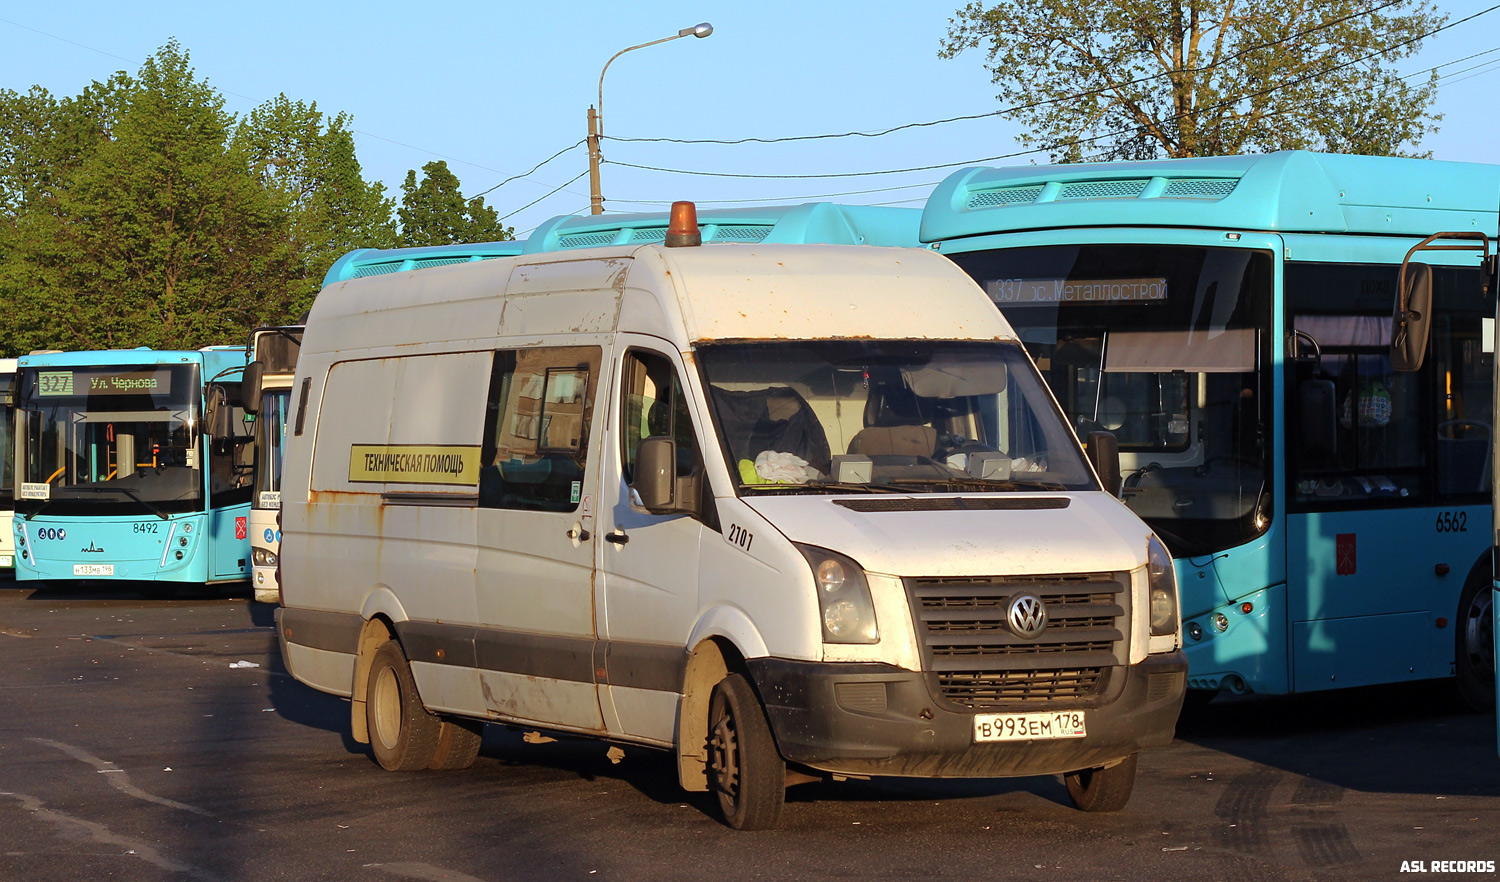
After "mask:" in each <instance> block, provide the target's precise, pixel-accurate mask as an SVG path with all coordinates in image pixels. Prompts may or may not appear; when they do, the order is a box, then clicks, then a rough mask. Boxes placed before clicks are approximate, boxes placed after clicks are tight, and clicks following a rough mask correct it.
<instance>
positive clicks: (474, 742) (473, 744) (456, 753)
mask: <svg viewBox="0 0 1500 882" xmlns="http://www.w3.org/2000/svg"><path fill="white" fill-rule="evenodd" d="M483 741H484V724H483V723H481V722H479V721H477V720H458V719H444V720H443V721H442V726H441V727H440V728H439V729H438V738H437V751H436V752H435V753H434V754H433V755H432V762H430V763H428V764H427V768H429V769H439V770H448V769H467V768H468V767H469V766H472V765H474V760H476V759H478V758H479V745H480V743H481V742H483Z"/></svg>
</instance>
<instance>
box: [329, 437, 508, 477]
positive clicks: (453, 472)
mask: <svg viewBox="0 0 1500 882" xmlns="http://www.w3.org/2000/svg"><path fill="white" fill-rule="evenodd" d="M349 482H350V483H351V484H359V483H370V482H375V483H382V484H386V483H389V484H461V485H468V486H474V485H477V484H478V483H479V448H478V447H467V446H462V445H456V444H455V445H422V444H355V445H353V446H352V447H350V448H349Z"/></svg>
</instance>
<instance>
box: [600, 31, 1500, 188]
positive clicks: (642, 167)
mask: <svg viewBox="0 0 1500 882" xmlns="http://www.w3.org/2000/svg"><path fill="white" fill-rule="evenodd" d="M1387 5H1390V4H1387ZM1496 9H1500V4H1496V5H1494V6H1491V7H1489V8H1487V9H1483V10H1480V11H1479V12H1476V13H1474V14H1473V15H1470V16H1467V17H1465V18H1461V19H1459V20H1458V21H1455V22H1450V23H1448V24H1444V25H1442V26H1440V27H1437V28H1434V29H1432V30H1430V31H1427V32H1426V33H1423V34H1418V35H1416V36H1414V37H1409V38H1407V39H1405V40H1402V41H1400V42H1397V43H1392V44H1391V45H1389V46H1386V47H1384V48H1382V49H1378V50H1376V51H1374V52H1370V53H1367V54H1365V55H1362V56H1359V57H1358V58H1352V59H1350V60H1348V61H1345V62H1342V63H1340V64H1336V65H1334V66H1332V67H1329V68H1326V69H1323V70H1318V71H1313V72H1310V73H1307V74H1304V75H1303V76H1300V77H1296V78H1294V79H1291V80H1288V81H1286V82H1284V83H1278V84H1277V85H1274V86H1268V87H1266V88H1264V89H1261V90H1259V91H1257V92H1251V93H1249V94H1246V95H1240V96H1238V97H1236V98H1234V99H1232V100H1227V101H1221V102H1219V103H1218V104H1213V105H1209V106H1208V107H1202V108H1197V109H1195V110H1192V111H1188V112H1186V113H1180V114H1177V115H1176V116H1173V117H1169V118H1168V120H1170V121H1173V122H1177V121H1181V120H1183V119H1186V118H1188V117H1190V116H1193V115H1196V114H1202V113H1207V112H1210V111H1214V110H1219V109H1222V108H1225V107H1231V106H1233V105H1235V104H1238V103H1240V102H1242V101H1245V100H1247V99H1252V98H1259V97H1261V96H1263V95H1269V94H1270V93H1272V92H1275V91H1277V90H1280V89H1286V88H1288V87H1290V86H1296V85H1300V84H1302V83H1305V82H1307V81H1308V80H1311V79H1315V78H1317V77H1322V76H1327V75H1329V74H1332V73H1335V72H1337V71H1340V70H1343V69H1344V68H1347V67H1352V66H1354V65H1356V64H1360V63H1362V62H1365V61H1368V60H1370V59H1371V58H1377V57H1379V56H1381V55H1386V54H1389V53H1390V52H1393V51H1395V50H1396V49H1399V48H1401V47H1403V46H1407V45H1410V44H1412V43H1414V42H1417V41H1419V40H1424V39H1426V38H1427V37H1430V36H1432V35H1434V34H1437V33H1441V32H1442V31H1446V30H1448V29H1450V28H1454V27H1457V26H1458V25H1461V24H1464V23H1466V22H1470V21H1473V20H1474V19H1476V18H1479V17H1480V16H1482V15H1488V14H1489V13H1491V12H1494V11H1495V10H1496ZM1086 94H1088V93H1081V94H1080V95H1078V96H1074V97H1075V98H1076V97H1083V96H1084V95H1086ZM1139 128H1140V127H1139V126H1131V127H1129V128H1125V129H1120V130H1117V131H1113V132H1106V133H1103V134H1100V135H1095V136H1092V137H1089V138H1077V139H1074V140H1072V141H1060V142H1057V143H1055V144H1052V145H1049V146H1047V147H1040V148H1036V149H1032V150H1022V151H1019V152H1015V153H1005V154H1000V155H998V156H988V157H984V158H981V159H971V160H966V161H963V162H944V163H938V164H935V165H924V166H913V167H910V168H897V169H883V170H880V171H864V172H842V173H839V174H813V175H756V174H742V173H733V172H708V171H693V170H688V169H677V168H664V167H660V166H649V165H638V164H634V163H628V162H616V161H614V160H605V161H606V162H607V163H608V164H610V165H618V166H622V167H625V168H634V169H640V170H643V171H655V172H663V173H666V174H680V175H695V176H699V177H714V178H740V179H745V180H826V179H831V178H857V177H870V176H875V175H894V174H904V173H907V172H918V171H934V170H936V169H941V168H955V167H962V166H969V165H978V164H980V163H985V162H996V161H998V160H1002V159H1014V158H1016V157H1020V156H1027V155H1029V154H1033V153H1044V152H1048V151H1052V150H1056V149H1058V148H1060V147H1070V146H1073V145H1078V144H1089V143H1093V142H1095V141H1100V140H1103V139H1105V138H1112V137H1116V136H1119V135H1125V134H1129V133H1131V132H1134V131H1137V130H1139Z"/></svg>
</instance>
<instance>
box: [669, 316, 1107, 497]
mask: <svg viewBox="0 0 1500 882" xmlns="http://www.w3.org/2000/svg"><path fill="white" fill-rule="evenodd" d="M697 354H698V361H699V364H700V365H701V366H702V370H703V375H704V379H705V380H706V384H707V388H708V389H709V397H710V399H711V404H712V408H713V411H714V420H715V423H716V429H717V431H718V437H719V443H720V446H721V447H722V448H723V451H724V454H725V457H726V458H727V460H728V462H729V464H730V473H731V474H732V475H734V476H735V477H736V478H737V479H738V485H739V489H740V492H741V493H743V494H761V493H851V492H854V493H882V492H887V493H889V492H899V493H953V492H965V493H968V492H975V491H977V492H1006V491H1034V490H1087V489H1095V488H1097V486H1098V485H1097V484H1096V483H1095V482H1094V478H1093V474H1092V473H1091V472H1090V470H1089V468H1088V466H1087V465H1085V463H1084V460H1083V454H1082V452H1081V451H1080V450H1079V448H1078V443H1077V441H1076V440H1075V439H1074V436H1073V434H1072V433H1071V432H1070V431H1069V430H1068V428H1067V426H1066V424H1065V423H1064V422H1063V420H1062V417H1061V415H1060V414H1059V412H1058V411H1057V408H1056V406H1055V405H1054V404H1053V402H1052V399H1051V397H1050V396H1049V395H1048V394H1047V392H1046V390H1045V389H1044V388H1043V386H1042V383H1041V380H1040V378H1039V377H1038V376H1037V374H1036V371H1035V369H1034V368H1033V367H1032V365H1031V362H1030V361H1029V360H1028V359H1027V357H1026V355H1025V353H1024V352H1023V351H1022V349H1021V346H1020V344H1019V343H1007V342H998V341H993V342H992V341H981V342H969V341H932V340H878V341H877V340H817V341H807V340H798V341H777V342H766V343H718V344H705V345H700V346H699V347H698V348H697Z"/></svg>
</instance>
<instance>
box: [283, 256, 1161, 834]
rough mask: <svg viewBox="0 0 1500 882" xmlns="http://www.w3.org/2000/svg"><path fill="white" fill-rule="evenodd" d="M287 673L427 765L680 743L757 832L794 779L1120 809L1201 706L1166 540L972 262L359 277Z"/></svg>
mask: <svg viewBox="0 0 1500 882" xmlns="http://www.w3.org/2000/svg"><path fill="white" fill-rule="evenodd" d="M292 397H293V405H292V406H293V408H294V409H293V411H292V413H291V415H290V417H291V419H292V421H293V422H292V428H291V431H290V432H289V433H288V439H287V451H286V461H285V476H284V483H283V494H282V517H283V544H282V550H283V557H282V562H281V563H282V596H283V602H284V604H285V606H284V608H283V609H281V610H279V611H278V622H279V627H280V634H281V640H282V651H283V654H284V657H285V659H286V662H287V666H288V668H289V670H290V671H291V672H292V673H293V675H294V676H295V677H296V678H297V679H299V680H301V681H302V682H304V683H307V684H309V685H311V686H313V687H315V688H318V689H321V690H324V691H326V692H330V693H334V694H337V695H342V696H346V697H348V698H350V699H351V700H352V702H353V708H352V714H351V721H352V726H353V731H354V735H355V737H356V738H357V739H358V740H360V741H366V740H368V741H369V742H370V743H371V746H372V748H373V751H374V754H375V757H376V759H377V760H378V761H379V762H380V763H381V765H383V766H385V767H387V768H391V769H419V768H427V767H434V768H454V767H462V766H465V765H468V764H469V763H471V762H472V761H473V759H474V757H475V755H476V753H477V751H478V748H479V731H480V728H481V727H480V726H479V723H480V722H482V721H489V722H496V723H503V724H507V725H511V726H516V727H522V728H527V729H537V730H541V731H546V732H552V733H573V734H577V735H584V736H592V737H597V738H601V739H605V740H608V741H612V742H617V743H626V744H637V745H645V746H649V747H655V748H660V749H664V750H670V751H673V752H674V753H675V755H676V757H677V765H678V773H679V777H680V780H681V783H682V786H683V787H685V788H686V789H688V790H698V791H702V790H709V789H711V790H714V791H716V792H717V793H718V797H719V802H720V804H721V806H722V808H723V810H724V813H725V816H726V819H727V820H728V822H729V823H730V824H731V825H732V826H735V827H741V828H757V827H767V826H771V825H773V824H775V823H776V820H777V816H778V813H779V811H780V807H781V804H782V799H783V793H784V787H785V784H786V783H787V781H788V780H792V779H789V777H788V775H789V772H788V770H789V769H791V770H792V771H793V772H797V773H802V775H800V776H796V778H797V779H801V780H805V779H806V778H805V776H806V775H807V774H808V773H833V774H840V775H856V776H858V775H915V776H932V777H975V776H1011V775H1035V774H1054V773H1065V774H1066V775H1067V783H1068V786H1069V792H1070V793H1071V794H1072V796H1073V799H1074V802H1075V804H1077V805H1078V806H1080V807H1081V808H1085V809H1093V810H1109V809H1116V808H1119V807H1121V806H1122V805H1123V804H1124V803H1125V801H1126V799H1128V797H1129V794H1130V788H1131V784H1132V783H1133V780H1134V774H1135V757H1136V754H1137V753H1138V751H1140V750H1141V749H1143V748H1149V747H1154V746H1159V745H1162V744H1165V743H1166V742H1167V741H1169V740H1170V738H1171V736H1172V731H1173V726H1174V723H1175V720H1176V717H1177V713H1178V710H1179V707H1180V705H1181V701H1182V689H1183V680H1184V670H1185V664H1184V662H1183V657H1182V654H1181V651H1180V635H1179V627H1178V620H1177V607H1176V585H1175V582H1174V580H1173V576H1172V570H1171V566H1170V560H1169V559H1168V558H1167V555H1166V552H1165V550H1164V549H1163V548H1162V546H1161V544H1160V542H1159V541H1158V540H1157V539H1156V538H1155V537H1154V536H1153V535H1152V534H1151V532H1150V530H1148V529H1147V528H1146V527H1145V526H1144V525H1143V524H1142V523H1141V522H1140V521H1139V520H1138V519H1137V518H1136V517H1135V516H1134V515H1132V514H1131V513H1130V512H1129V511H1128V510H1127V509H1125V508H1124V506H1123V505H1121V503H1120V502H1119V501H1118V500H1117V499H1116V498H1114V497H1113V496H1112V495H1111V494H1110V493H1107V492H1105V491H1104V490H1102V489H1101V488H1100V484H1099V479H1098V478H1097V476H1096V473H1095V470H1094V469H1093V468H1091V467H1090V465H1089V463H1088V461H1087V460H1086V459H1085V457H1084V454H1083V453H1082V451H1081V450H1080V448H1079V444H1078V441H1077V439H1076V438H1075V437H1074V436H1073V435H1072V433H1071V431H1070V430H1069V429H1068V428H1067V426H1066V424H1065V423H1064V422H1063V421H1062V420H1061V418H1060V416H1059V414H1058V410H1057V406H1056V404H1055V402H1054V401H1053V400H1052V398H1051V396H1050V394H1049V393H1048V392H1047V390H1046V388H1045V386H1044V385H1043V384H1042V383H1041V381H1040V379H1039V378H1038V375H1037V373H1036V370H1035V368H1034V366H1033V365H1032V363H1031V362H1030V360H1029V359H1028V358H1027V356H1026V355H1025V353H1024V351H1023V350H1022V348H1021V346H1020V344H1019V343H1018V342H1017V340H1016V337H1015V335H1014V334H1013V333H1012V331H1011V329H1010V327H1009V326H1008V325H1007V324H1006V323H1005V320H1004V319H1003V318H1001V317H1000V315H999V314H998V313H997V312H996V310H995V309H994V307H993V306H992V305H991V304H990V302H989V300H988V299H987V298H986V297H985V295H984V294H983V293H982V292H981V291H980V290H979V289H978V288H977V287H976V286H975V285H974V283H973V282H971V281H970V280H969V279H968V278H967V277H966V276H964V274H963V273H961V272H960V271H958V270H957V269H956V268H955V267H954V266H953V265H952V264H950V263H949V262H948V261H947V260H946V259H945V258H942V257H939V256H937V255H933V254H929V253H926V252H923V251H920V250H915V249H888V248H871V247H861V248H856V247H840V246H817V245H788V246H770V245H757V246H736V245H725V246H717V247H713V248H691V247H684V248H670V247H664V246H660V245H645V246H638V247H610V248H599V249H588V250H580V251H575V252H570V253H567V254H538V255H529V256H521V257H516V258H504V259H496V260H490V261H485V262H482V263H474V264H463V265H456V266H451V267H441V268H434V269H428V270H424V271H422V272H420V273H394V274H391V275H386V276H381V277H378V278H371V279H362V280H354V281H349V282H341V283H338V284H334V285H330V286H329V287H328V288H326V289H324V291H323V292H322V293H321V294H320V295H319V297H318V300H317V303H316V305H315V306H314V308H313V311H312V314H311V317H310V319H309V322H308V325H307V331H306V336H305V340H304V345H303V349H302V352H301V358H300V359H299V361H298V364H297V377H296V380H295V383H294V388H293V393H292Z"/></svg>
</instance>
